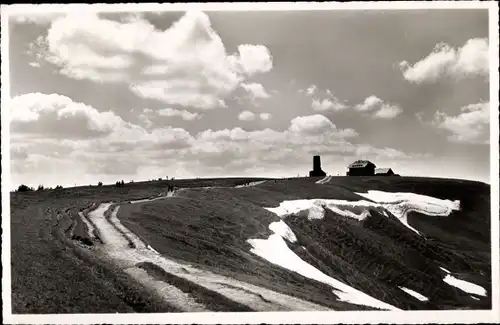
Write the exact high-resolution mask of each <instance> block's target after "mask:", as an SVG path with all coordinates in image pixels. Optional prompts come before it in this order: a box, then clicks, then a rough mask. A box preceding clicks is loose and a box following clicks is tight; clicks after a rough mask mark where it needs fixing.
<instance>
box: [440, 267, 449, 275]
mask: <svg viewBox="0 0 500 325" xmlns="http://www.w3.org/2000/svg"><path fill="white" fill-rule="evenodd" d="M439 268H440V269H441V270H442V271H445V272H446V273H448V274H450V273H451V272H450V271H448V270H447V269H445V268H444V267H439Z"/></svg>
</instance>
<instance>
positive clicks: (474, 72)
mask: <svg viewBox="0 0 500 325" xmlns="http://www.w3.org/2000/svg"><path fill="white" fill-rule="evenodd" d="M488 51H489V46H488V39H487V38H472V39H469V40H468V41H467V42H466V43H465V44H464V45H463V46H462V47H460V48H458V49H455V48H453V47H451V46H450V45H448V44H446V43H439V44H437V45H436V46H435V47H434V50H433V51H432V52H431V53H430V54H429V55H428V56H426V57H425V58H423V59H422V60H420V61H418V62H416V63H415V64H413V66H412V65H410V64H409V63H408V62H406V61H402V62H400V64H399V66H400V68H401V70H402V71H403V76H404V78H405V79H406V80H408V81H410V82H414V83H418V84H419V83H426V82H436V81H437V80H438V79H439V78H441V77H445V76H447V77H452V78H458V79H460V78H464V77H467V76H488V71H489V60H488V58H489V54H488Z"/></svg>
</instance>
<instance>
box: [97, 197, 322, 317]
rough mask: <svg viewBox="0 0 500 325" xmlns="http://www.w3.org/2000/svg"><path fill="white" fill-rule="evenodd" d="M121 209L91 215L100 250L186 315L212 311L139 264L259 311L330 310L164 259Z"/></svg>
mask: <svg viewBox="0 0 500 325" xmlns="http://www.w3.org/2000/svg"><path fill="white" fill-rule="evenodd" d="M170 196H171V195H170ZM162 198H165V197H162ZM156 199H160V198H154V199H148V200H138V201H132V202H135V203H132V204H136V203H145V202H149V201H153V200H156ZM119 208H120V207H119V206H114V207H113V203H112V202H108V203H102V204H100V205H99V206H98V207H97V209H95V210H94V211H91V212H90V213H89V214H88V216H89V219H90V220H91V221H93V222H94V224H95V226H96V227H97V230H98V231H99V234H100V236H101V237H102V238H101V239H102V241H103V243H104V244H103V245H102V246H101V247H99V249H100V250H101V252H103V253H104V254H105V256H107V257H108V258H110V259H111V260H112V261H114V262H115V263H116V265H117V266H118V267H119V268H121V269H123V270H124V271H125V272H126V273H128V274H129V275H130V276H132V277H133V278H134V279H135V280H136V281H138V282H139V283H141V284H142V285H144V286H145V287H147V288H149V289H150V290H152V291H154V292H156V293H157V294H158V296H160V297H161V298H162V299H163V300H164V301H165V302H166V303H167V304H170V305H173V306H175V307H177V308H179V309H181V310H183V311H186V312H192V311H209V308H208V307H207V306H206V305H204V304H203V303H200V302H199V301H195V299H194V297H193V296H192V294H191V293H185V292H183V291H181V290H179V289H178V288H176V287H175V286H172V285H170V284H168V283H166V282H164V281H160V280H158V279H157V278H155V277H153V276H151V275H150V274H148V273H147V272H146V271H145V270H144V269H142V268H140V267H139V265H138V264H139V263H143V262H149V263H152V264H154V265H155V266H157V267H159V268H161V269H162V270H163V271H165V272H166V273H169V274H173V275H175V276H177V277H180V278H183V279H185V280H187V281H190V282H192V283H194V284H197V285H199V286H202V287H204V288H206V289H208V290H210V291H213V292H216V293H218V294H220V295H223V296H225V297H226V298H228V299H230V300H232V301H234V302H237V303H239V304H242V305H246V306H248V307H249V308H250V309H252V310H256V311H325V310H330V309H329V308H326V307H324V306H321V305H318V304H314V303H311V302H308V301H305V300H302V299H298V298H295V297H293V296H289V295H285V294H281V293H278V292H275V291H272V290H269V289H266V288H262V287H259V286H256V285H252V284H249V283H246V282H242V281H238V280H235V279H232V278H229V277H225V276H222V275H218V274H215V273H212V272H209V271H205V270H202V269H199V268H195V267H193V266H191V265H187V264H183V263H179V262H176V261H173V260H171V259H169V258H167V257H165V256H162V255H161V254H159V253H158V252H156V251H155V249H154V247H151V246H149V245H146V244H145V243H144V242H143V241H142V240H141V239H140V238H139V237H137V236H136V235H135V234H134V233H132V232H131V231H130V230H128V229H127V228H126V227H125V226H124V225H123V224H122V223H121V222H120V220H119V219H118V217H117V213H118V210H119ZM109 212H111V213H109ZM107 213H109V217H108V218H107V217H106V216H105V215H106V214H107ZM130 242H132V243H133V246H134V247H131V246H130V245H129V243H130ZM214 311H217V310H214Z"/></svg>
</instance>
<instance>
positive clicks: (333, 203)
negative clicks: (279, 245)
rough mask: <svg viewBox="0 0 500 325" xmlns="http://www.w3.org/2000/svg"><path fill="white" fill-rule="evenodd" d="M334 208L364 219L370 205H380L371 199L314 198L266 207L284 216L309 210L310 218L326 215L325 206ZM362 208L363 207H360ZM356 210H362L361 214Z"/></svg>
mask: <svg viewBox="0 0 500 325" xmlns="http://www.w3.org/2000/svg"><path fill="white" fill-rule="evenodd" d="M324 207H326V208H327V209H329V210H332V211H333V212H335V213H338V214H340V215H342V216H345V217H349V218H354V219H358V220H363V219H364V218H366V217H367V216H368V215H369V212H368V210H367V208H368V207H378V205H377V204H376V203H373V202H369V201H364V200H363V201H346V200H334V199H313V200H291V201H283V202H281V203H280V205H279V206H278V207H277V208H265V209H266V210H268V211H270V212H273V213H275V214H277V215H278V216H279V217H281V218H283V217H286V216H288V215H290V214H294V213H298V212H301V211H306V210H309V214H308V216H307V217H308V219H322V218H323V217H324V216H325V208H324ZM360 208H361V209H360ZM355 210H359V211H361V212H360V213H359V214H357V213H355V212H354V211H355Z"/></svg>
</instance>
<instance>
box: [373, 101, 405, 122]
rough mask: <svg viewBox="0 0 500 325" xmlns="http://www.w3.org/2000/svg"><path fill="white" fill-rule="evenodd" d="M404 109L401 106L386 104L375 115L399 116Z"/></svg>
mask: <svg viewBox="0 0 500 325" xmlns="http://www.w3.org/2000/svg"><path fill="white" fill-rule="evenodd" d="M402 111H403V110H402V109H401V107H399V106H396V105H388V104H384V105H382V107H381V108H380V109H379V110H378V111H376V112H375V114H374V115H373V117H375V118H384V119H391V118H395V117H396V116H398V115H399V114H400V113H401V112H402Z"/></svg>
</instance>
